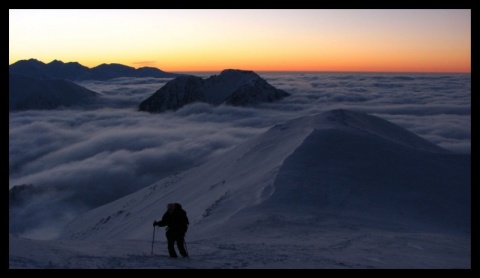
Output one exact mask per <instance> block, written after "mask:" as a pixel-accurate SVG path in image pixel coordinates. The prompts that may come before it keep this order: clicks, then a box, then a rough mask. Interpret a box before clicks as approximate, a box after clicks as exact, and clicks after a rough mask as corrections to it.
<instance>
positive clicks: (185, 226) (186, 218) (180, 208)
mask: <svg viewBox="0 0 480 278" xmlns="http://www.w3.org/2000/svg"><path fill="white" fill-rule="evenodd" d="M175 207H176V209H177V210H178V211H179V213H180V215H181V216H182V218H183V221H182V222H183V223H182V224H184V230H185V233H186V232H187V230H188V225H189V224H190V222H189V221H188V217H187V212H186V211H185V210H184V209H183V208H182V205H180V204H179V203H175Z"/></svg>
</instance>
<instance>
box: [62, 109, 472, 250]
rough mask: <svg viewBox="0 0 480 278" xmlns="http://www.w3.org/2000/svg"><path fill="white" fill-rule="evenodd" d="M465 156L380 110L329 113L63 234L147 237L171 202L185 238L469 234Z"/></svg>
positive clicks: (284, 128)
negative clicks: (183, 220)
mask: <svg viewBox="0 0 480 278" xmlns="http://www.w3.org/2000/svg"><path fill="white" fill-rule="evenodd" d="M470 158H471V157H470V155H458V154H452V153H450V152H448V151H446V150H444V149H442V148H440V147H438V146H436V145H434V144H432V143H430V142H428V141H426V140H424V139H422V138H421V137H419V136H417V135H415V134H413V133H411V132H409V131H407V130H405V129H403V128H400V127H398V126H396V125H394V124H392V123H390V122H388V121H385V120H383V119H380V118H378V117H375V116H371V115H367V114H364V113H359V112H353V111H348V110H332V111H328V112H325V113H321V114H317V115H314V116H308V117H303V118H299V119H295V120H291V121H288V122H286V123H284V124H280V125H276V126H274V127H272V128H271V129H269V130H268V131H266V132H265V133H263V134H260V135H258V136H256V137H253V138H251V139H249V140H247V141H246V142H244V143H242V144H240V145H239V146H237V147H236V148H234V149H232V150H231V151H229V152H227V153H225V154H224V155H223V156H221V157H220V158H218V159H216V160H213V161H209V162H207V163H205V164H202V165H201V166H199V167H197V168H193V169H191V170H188V171H186V172H184V173H181V174H178V175H175V176H171V177H169V178H166V179H162V180H160V181H158V182H156V183H154V184H152V185H151V186H149V187H146V188H144V189H141V190H139V191H137V192H135V193H133V194H130V195H127V196H125V197H122V198H120V199H118V200H116V201H114V202H112V203H109V204H106V205H104V206H101V207H99V208H96V209H94V210H91V211H89V212H87V213H85V214H84V215H82V216H80V217H78V218H77V219H75V220H74V221H73V222H71V223H70V224H69V226H68V227H67V229H66V231H65V232H64V233H63V235H62V238H63V239H89V240H90V239H91V240H104V239H136V240H144V239H146V238H149V237H151V233H152V223H153V220H158V218H159V217H160V216H161V215H162V213H163V212H164V211H165V206H166V204H168V203H170V202H173V201H175V202H179V203H181V204H182V206H183V207H184V209H185V210H186V211H187V213H188V217H189V219H190V223H191V224H190V228H189V232H188V236H189V238H190V240H192V239H193V240H201V239H211V238H215V237H220V238H222V237H225V235H226V234H228V236H229V238H230V239H231V238H236V239H237V240H242V239H245V240H246V241H249V240H250V239H251V238H252V237H254V238H255V239H259V240H267V239H268V240H278V241H279V242H281V241H282V240H286V239H287V238H288V241H289V242H291V241H292V234H297V235H298V234H301V235H309V234H312V235H313V234H318V233H319V232H321V233H324V232H326V231H344V232H345V231H364V230H368V231H372V230H375V231H389V232H406V233H411V232H421V233H440V234H458V235H462V236H466V237H469V233H470V227H471V198H470V192H471V163H470ZM298 240H303V239H300V238H299V239H298Z"/></svg>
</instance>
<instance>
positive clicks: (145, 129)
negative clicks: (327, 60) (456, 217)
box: [9, 73, 471, 238]
mask: <svg viewBox="0 0 480 278" xmlns="http://www.w3.org/2000/svg"><path fill="white" fill-rule="evenodd" d="M260 75H261V76H262V77H263V78H265V79H266V80H267V81H268V82H269V83H270V84H272V85H273V86H275V87H276V88H278V89H282V90H285V91H287V92H289V93H291V94H292V95H291V96H290V97H287V98H285V99H283V100H282V101H279V102H276V103H268V104H261V105H259V106H257V107H253V108H252V107H250V108H242V107H232V106H224V105H221V106H218V107H213V106H210V105H208V104H205V103H195V104H191V105H188V106H185V107H183V108H181V109H179V110H177V111H176V112H167V113H163V114H149V113H145V112H138V111H137V110H138V104H139V103H140V102H141V101H142V100H144V99H146V98H147V97H149V96H150V95H152V94H153V93H154V92H155V91H156V90H158V89H159V88H160V87H161V86H162V85H163V84H165V83H166V82H167V81H168V79H156V78H137V79H135V78H118V79H114V80H112V81H108V82H100V81H90V82H83V83H80V85H82V86H85V87H87V88H88V89H91V90H93V91H96V92H99V93H101V94H102V97H101V100H100V101H99V102H98V103H96V104H95V105H94V106H92V107H89V108H88V109H85V110H66V109H65V110H54V111H33V110H32V111H24V112H13V113H10V114H9V141H10V142H9V146H10V147H9V188H12V187H13V186H15V185H31V186H26V187H24V188H23V189H22V190H21V191H19V193H17V194H12V192H11V194H10V232H14V233H20V234H23V235H24V236H30V237H33V238H51V237H54V236H55V235H56V233H57V232H58V229H56V228H59V229H60V228H61V227H62V226H63V225H64V224H65V223H66V221H69V219H72V218H73V217H75V215H77V214H78V213H81V212H82V211H85V210H87V209H90V208H93V207H96V206H99V205H102V204H104V203H107V202H110V201H113V200H115V199H116V198H119V197H121V196H123V195H125V194H129V193H131V192H134V191H136V190H138V189H140V188H142V187H145V186H148V185H150V184H151V183H153V182H155V181H157V180H159V179H161V178H164V177H166V176H169V175H172V174H175V173H179V172H181V171H184V170H187V169H189V168H191V167H195V166H197V165H200V164H201V163H204V162H205V161H207V160H209V159H215V157H216V156H219V155H221V154H222V153H224V152H225V151H227V150H229V149H231V148H233V147H235V146H236V145H238V144H239V143H241V142H243V141H244V140H246V139H248V138H250V137H252V136H254V135H256V134H260V133H262V132H264V131H265V130H267V129H268V128H269V127H271V126H272V125H274V124H278V123H282V122H285V121H287V120H290V119H293V118H297V117H301V116H307V115H313V114H315V113H319V112H322V111H326V110H331V109H336V108H345V109H351V110H356V111H361V112H366V113H370V114H373V115H376V116H379V117H381V118H384V119H386V120H389V121H391V122H393V123H396V124H398V125H400V126H402V127H404V128H406V129H408V130H410V131H412V132H414V133H416V134H417V135H420V136H422V137H423V138H425V139H427V140H429V141H431V142H433V143H435V144H438V145H440V146H441V147H444V148H446V149H449V150H451V151H453V152H457V153H470V150H471V77H470V75H463V74H453V75H440V74H435V75H428V74H410V75H406V74H373V73H372V74H347V73H343V74H335V73H331V74H328V73H271V74H267V73H264V74H260ZM20 196H21V197H20ZM25 217H28V219H29V221H28V222H27V223H28V225H26V224H25V223H24V221H25ZM47 231H48V232H47Z"/></svg>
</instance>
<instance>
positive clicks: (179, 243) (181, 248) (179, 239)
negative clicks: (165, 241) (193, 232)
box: [177, 235, 188, 257]
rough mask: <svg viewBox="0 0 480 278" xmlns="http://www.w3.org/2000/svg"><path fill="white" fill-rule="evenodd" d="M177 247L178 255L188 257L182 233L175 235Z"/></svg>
mask: <svg viewBox="0 0 480 278" xmlns="http://www.w3.org/2000/svg"><path fill="white" fill-rule="evenodd" d="M177 247H178V251H179V252H180V255H182V256H183V257H188V253H187V250H185V238H184V235H180V236H178V237H177Z"/></svg>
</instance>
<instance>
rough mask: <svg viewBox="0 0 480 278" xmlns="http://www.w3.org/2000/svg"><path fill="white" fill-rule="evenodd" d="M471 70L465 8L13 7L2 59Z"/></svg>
mask: <svg viewBox="0 0 480 278" xmlns="http://www.w3.org/2000/svg"><path fill="white" fill-rule="evenodd" d="M30 58H35V59H38V60H40V61H42V62H45V63H49V62H51V61H52V60H54V59H57V60H61V61H63V62H73V61H76V62H79V63H81V64H83V65H85V66H88V67H94V66H97V65H99V64H101V63H121V64H125V65H129V66H132V67H135V68H138V67H141V66H154V67H158V68H160V69H162V70H165V71H174V72H175V71H220V70H223V69H225V68H238V69H249V70H255V71H389V72H391V71H393V72H470V70H471V11H470V10H10V11H9V64H12V63H14V62H16V61H18V60H23V59H30Z"/></svg>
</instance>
